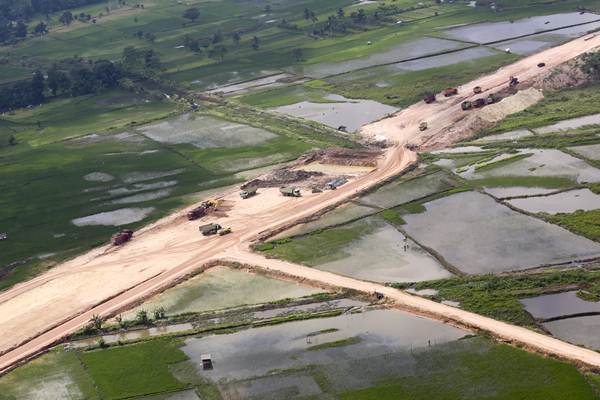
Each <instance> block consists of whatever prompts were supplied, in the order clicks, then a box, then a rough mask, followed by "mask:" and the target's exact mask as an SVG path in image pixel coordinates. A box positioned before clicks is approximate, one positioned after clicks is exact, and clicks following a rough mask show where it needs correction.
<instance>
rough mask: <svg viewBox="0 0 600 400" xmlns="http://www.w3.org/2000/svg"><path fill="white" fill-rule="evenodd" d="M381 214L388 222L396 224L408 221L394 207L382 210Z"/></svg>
mask: <svg viewBox="0 0 600 400" xmlns="http://www.w3.org/2000/svg"><path fill="white" fill-rule="evenodd" d="M381 216H382V217H383V219H385V220H386V221H387V222H389V223H391V224H394V225H404V224H405V223H406V222H405V221H404V220H403V219H402V216H401V215H400V213H399V212H398V211H396V210H394V209H387V210H384V211H382V212H381Z"/></svg>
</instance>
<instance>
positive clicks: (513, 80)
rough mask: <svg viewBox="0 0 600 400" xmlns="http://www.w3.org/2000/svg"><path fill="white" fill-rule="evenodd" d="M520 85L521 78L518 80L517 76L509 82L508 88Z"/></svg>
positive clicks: (512, 77)
mask: <svg viewBox="0 0 600 400" xmlns="http://www.w3.org/2000/svg"><path fill="white" fill-rule="evenodd" d="M518 84H519V78H517V77H516V76H511V77H510V80H509V81H508V87H515V86H517V85H518Z"/></svg>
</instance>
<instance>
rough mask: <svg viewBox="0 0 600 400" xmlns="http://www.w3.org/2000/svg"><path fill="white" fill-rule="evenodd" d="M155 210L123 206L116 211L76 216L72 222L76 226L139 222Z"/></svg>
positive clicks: (152, 208) (116, 224)
mask: <svg viewBox="0 0 600 400" xmlns="http://www.w3.org/2000/svg"><path fill="white" fill-rule="evenodd" d="M152 211H154V207H143V208H121V209H118V210H114V211H106V212H101V213H98V214H93V215H88V216H85V217H80V218H75V219H74V220H72V221H71V222H72V223H73V225H75V226H91V225H112V226H120V225H126V224H131V223H132V222H138V221H141V220H143V219H144V218H146V217H147V216H148V215H150V213H152Z"/></svg>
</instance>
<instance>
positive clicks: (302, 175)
mask: <svg viewBox="0 0 600 400" xmlns="http://www.w3.org/2000/svg"><path fill="white" fill-rule="evenodd" d="M323 175H324V174H323V173H322V172H317V171H302V170H292V169H289V168H288V167H284V168H279V169H276V170H275V171H273V172H271V173H269V174H267V175H265V176H263V177H261V178H258V179H253V180H251V181H250V182H246V183H245V184H243V185H242V189H247V188H266V187H280V186H285V185H289V184H291V183H297V182H302V181H306V180H309V179H311V178H313V177H321V176H323Z"/></svg>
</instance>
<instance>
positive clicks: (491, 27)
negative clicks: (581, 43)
mask: <svg viewBox="0 0 600 400" xmlns="http://www.w3.org/2000/svg"><path fill="white" fill-rule="evenodd" d="M599 19H600V16H599V15H597V14H592V13H585V14H579V13H578V12H571V13H562V14H552V15H543V16H537V17H529V18H523V19H518V20H516V21H514V22H513V23H511V22H510V21H504V22H487V23H479V24H473V25H467V26H461V27H458V28H452V29H449V30H446V31H445V33H446V36H448V37H451V38H454V39H459V40H465V41H469V42H474V43H490V42H496V41H499V40H503V39H511V38H515V37H518V36H523V35H531V34H534V33H538V32H541V31H546V30H550V29H556V28H562V27H565V26H569V25H575V24H581V23H587V22H592V21H597V20H599ZM584 32H585V31H584Z"/></svg>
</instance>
